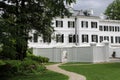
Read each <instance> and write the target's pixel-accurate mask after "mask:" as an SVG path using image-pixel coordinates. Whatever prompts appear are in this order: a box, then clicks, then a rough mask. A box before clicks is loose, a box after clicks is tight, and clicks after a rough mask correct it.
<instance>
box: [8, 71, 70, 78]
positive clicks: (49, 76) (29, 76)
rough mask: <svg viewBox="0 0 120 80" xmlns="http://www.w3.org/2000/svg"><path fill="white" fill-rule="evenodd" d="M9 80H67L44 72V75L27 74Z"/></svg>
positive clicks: (49, 72)
mask: <svg viewBox="0 0 120 80" xmlns="http://www.w3.org/2000/svg"><path fill="white" fill-rule="evenodd" d="M9 80H68V77H67V76H65V75H62V74H59V73H55V72H52V71H46V72H45V73H42V74H40V73H37V74H28V75H26V76H25V75H22V76H15V77H13V78H11V79H9Z"/></svg>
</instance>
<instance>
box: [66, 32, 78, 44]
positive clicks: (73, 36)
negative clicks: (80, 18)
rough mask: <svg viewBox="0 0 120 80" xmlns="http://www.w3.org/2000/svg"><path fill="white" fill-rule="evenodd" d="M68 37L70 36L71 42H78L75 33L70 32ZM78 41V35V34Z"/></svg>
mask: <svg viewBox="0 0 120 80" xmlns="http://www.w3.org/2000/svg"><path fill="white" fill-rule="evenodd" d="M68 38H69V43H75V42H76V36H75V35H73V34H70V35H69V36H68ZM77 42H78V35H77Z"/></svg>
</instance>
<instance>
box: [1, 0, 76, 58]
mask: <svg viewBox="0 0 120 80" xmlns="http://www.w3.org/2000/svg"><path fill="white" fill-rule="evenodd" d="M64 1H66V3H67V4H70V3H72V2H75V0H0V11H1V12H3V13H1V14H0V44H3V47H6V46H7V48H8V49H9V52H6V48H3V54H8V55H11V53H13V50H14V53H13V56H14V54H16V59H19V60H23V59H24V58H25V57H26V51H27V42H28V40H29V39H30V38H31V36H29V32H30V31H31V30H33V29H34V30H36V32H37V33H38V34H42V35H44V36H47V37H50V36H49V35H51V34H52V32H53V31H54V29H53V27H52V26H51V24H52V20H53V18H54V17H57V16H61V17H63V16H65V15H67V16H70V13H69V11H68V10H67V9H66V8H65V5H64ZM7 57H8V58H10V59H11V57H9V56H7ZM12 59H13V58H12Z"/></svg>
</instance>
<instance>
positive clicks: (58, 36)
mask: <svg viewBox="0 0 120 80" xmlns="http://www.w3.org/2000/svg"><path fill="white" fill-rule="evenodd" d="M56 42H57V43H58V42H60V43H64V34H56Z"/></svg>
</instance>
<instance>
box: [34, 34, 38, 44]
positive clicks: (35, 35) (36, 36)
mask: <svg viewBox="0 0 120 80" xmlns="http://www.w3.org/2000/svg"><path fill="white" fill-rule="evenodd" d="M33 41H34V42H38V34H37V33H34V34H33Z"/></svg>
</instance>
